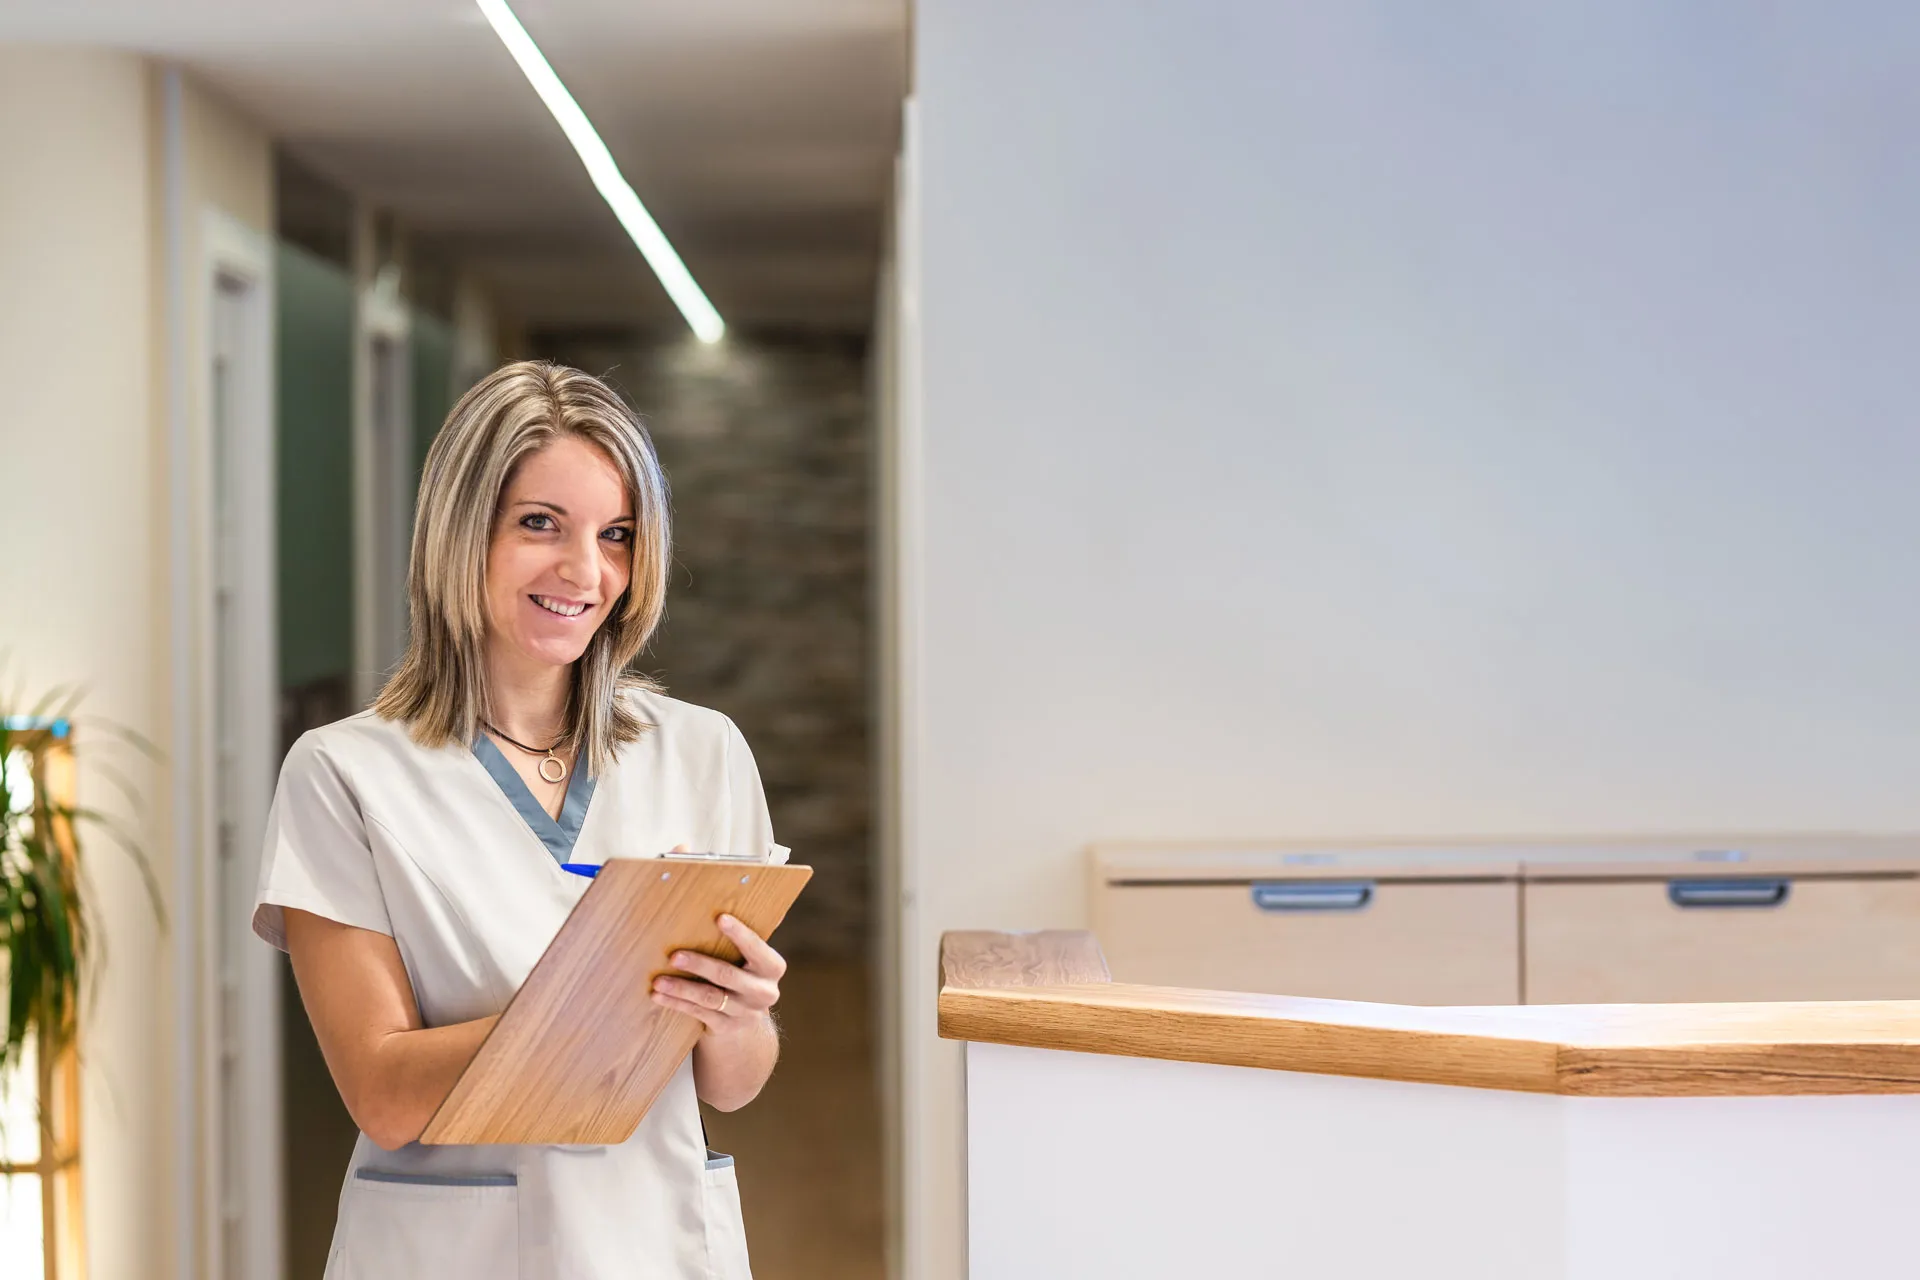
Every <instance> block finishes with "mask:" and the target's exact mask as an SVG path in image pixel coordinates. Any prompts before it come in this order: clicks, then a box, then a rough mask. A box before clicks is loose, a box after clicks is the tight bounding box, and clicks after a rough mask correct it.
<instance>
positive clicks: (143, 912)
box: [0, 48, 177, 1278]
mask: <svg viewBox="0 0 1920 1280" xmlns="http://www.w3.org/2000/svg"><path fill="white" fill-rule="evenodd" d="M152 163H153V160H152V153H151V151H150V147H149V136H148V98H147V73H146V68H145V67H144V65H143V64H142V63H141V62H140V60H138V59H137V58H133V57H130V56H126V55H122V54H116V53H103V52H78V51H65V50H49V49H39V48H31V49H21V48H4V49H0V174H5V175H6V178H5V183H4V185H3V186H0V385H4V386H6V387H7V388H8V395H7V407H6V409H5V411H4V426H3V427H0V436H3V437H4V440H5V446H4V447H5V453H6V472H7V475H8V477H9V479H8V483H7V485H6V493H5V497H4V502H5V506H6V523H7V529H8V535H7V544H8V550H7V554H6V555H5V556H0V600H4V601H5V602H6V604H5V608H4V616H5V619H6V621H5V623H4V624H3V628H0V643H4V644H5V645H7V646H8V647H10V648H11V650H12V658H13V673H12V674H14V675H15V677H16V678H18V679H20V680H22V681H24V682H25V683H27V685H28V687H30V688H34V689H39V688H45V687H47V686H51V685H53V684H56V683H60V682H64V681H79V682H83V683H85V684H86V685H88V686H89V687H90V689H91V690H92V693H91V695H90V696H89V698H88V700H87V702H86V704H85V707H84V711H85V712H91V713H94V714H97V715H99V716H102V717H107V718H111V719H113V720H117V721H119V722H121V723H123V724H126V725H128V726H130V727H132V728H134V729H137V730H139V731H140V732H142V733H145V734H147V735H148V736H149V737H151V738H153V739H155V740H156V741H164V740H165V739H166V736H167V735H166V718H167V679H166V663H167V654H166V647H165V639H166V635H165V628H164V621H163V618H162V616H161V607H162V594H161V593H162V592H163V591H164V588H165V564H166V561H165V542H164V540H163V539H162V538H161V537H160V536H159V535H160V534H161V532H162V531H163V528H164V521H163V519H162V515H161V512H160V508H159V504H160V501H161V499H162V496H163V494H164V453H163V452H162V445H161V441H160V440H159V438H158V436H157V434H156V422H157V417H156V407H157V405H156V398H155V395H154V391H153V386H152V382H151V369H150V361H151V359H152V356H153V331H152V327H151V323H150V316H151V311H150V303H151V301H152V299H153V294H154V289H155V279H156V277H155V272H154V269H153V265H154V264H153V259H152V243H153V241H152V233H153V227H154V225H155V222H156V220H157V217H158V208H157V205H156V203H155V201H154V198H153V186H152V184H151V181H150V179H151V177H152ZM80 745H81V759H82V761H83V767H82V769H81V774H80V787H81V792H82V800H83V802H84V803H87V804H97V805H100V806H102V807H105V808H108V809H110V810H113V811H116V812H119V813H122V814H126V813H127V812H128V807H127V806H126V805H124V804H123V803H121V802H120V801H119V800H118V799H117V797H116V796H115V794H114V792H113V791H112V789H111V788H110V787H109V786H108V785H107V783H106V782H105V781H104V779H103V778H102V777H101V775H100V774H99V772H98V771H97V770H94V769H90V768H87V767H85V764H84V762H85V761H87V760H89V759H90V758H91V753H92V752H96V751H102V750H103V749H104V748H105V747H106V744H105V743H103V742H102V741H100V739H99V736H98V735H95V736H94V737H93V738H91V739H90V740H87V741H83V742H81V744H80ZM122 754H124V753H122ZM127 763H128V764H129V766H132V765H133V764H134V763H135V762H134V761H132V760H130V761H128V762H127ZM130 772H132V773H133V775H134V777H135V779H136V780H137V782H138V785H139V787H140V789H141V791H142V792H143V793H144V794H145V796H146V800H147V803H146V807H145V809H144V811H142V812H141V813H140V815H139V816H138V818H137V819H136V820H135V822H134V827H135V830H137V831H138V832H139V833H140V836H141V839H142V843H143V844H144V845H145V847H146V849H147V852H148V855H149V857H150V858H151V859H152V861H153V864H154V870H155V872H156V874H157V875H158V876H159V877H160V879H161V881H162V883H163V884H165V883H167V882H168V880H169V879H170V876H171V850H170V848H169V847H168V840H167V831H168V809H167V788H166V785H165V779H164V776H163V775H162V774H161V773H160V772H159V771H156V770H153V769H149V768H137V767H130ZM88 852H89V863H90V867H91V883H92V885H93V888H94V892H95V897H94V902H95V905H96V907H97V914H96V923H97V925H98V928H99V933H98V935H97V937H98V938H99V939H100V940H101V941H104V943H105V947H104V948H103V951H104V955H105V959H106V969H105V976H104V980H103V981H102V982H101V983H100V984H99V986H98V988H97V991H96V1000H95V1003H94V1005H93V1008H92V1010H91V1016H90V1017H89V1018H88V1020H87V1022H86V1030H85V1036H86V1039H85V1041H84V1046H83V1051H84V1054H85V1072H86V1084H85V1091H84V1094H83V1098H84V1102H83V1112H82V1132H83V1140H84V1142H85V1159H86V1166H85V1184H86V1189H87V1212H88V1219H89V1220H88V1227H89V1232H88V1235H89V1252H90V1255H91V1260H92V1267H93V1274H94V1275H95V1276H98V1277H104V1278H111V1277H121V1276H124V1277H129V1278H131V1277H136V1276H146V1275H164V1274H167V1273H166V1272H165V1271H163V1270H159V1269H156V1264H164V1263H165V1262H166V1261H167V1260H169V1259H170V1258H171V1256H172V1227H173V1218H172V1214H173V1208H174V1206H173V1197H172V1194H171V1190H170V1188H171V1179H170V1178H169V1177H168V1167H169V1166H168V1159H167V1152H168V1150H169V1149H170V1147H171V1144H172V1143H173V1142H174V1141H175V1140H176V1137H177V1135H176V1134H175V1133H174V1132H173V1130H172V1127H171V1124H170V1117H171V1114H172V1107H171V1106H170V1105H169V1099H170V1097H171V1080H172V1057H171V1053H170V1050H169V1046H170V1045H171V1044H172V1036H171V1030H172V1023H171V1009H172V998H171V997H172V991H171V985H170V976H171V972H172V966H171V965H170V963H169V959H168V957H169V952H168V945H167V941H166V939H165V938H164V937H163V936H162V935H161V933H160V930H159V929H158V927H157V925H156V922H155V920H154V917H153V913H152V911H151V909H150V908H149V906H148V903H147V899H146V896H145V894H144V893H143V892H142V890H141V888H140V883H139V880H138V879H137V878H136V877H135V876H134V875H132V874H130V873H129V871H130V869H129V866H128V864H127V862H126V860H125V858H124V857H123V856H122V855H121V854H120V853H119V852H118V851H116V850H115V849H114V848H113V847H112V846H111V845H110V844H108V843H107V842H106V841H105V840H101V839H98V838H96V839H95V840H94V841H93V842H92V844H91V845H90V846H89V850H88Z"/></svg>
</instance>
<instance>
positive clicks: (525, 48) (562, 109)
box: [474, 0, 727, 342]
mask: <svg viewBox="0 0 1920 1280" xmlns="http://www.w3.org/2000/svg"><path fill="white" fill-rule="evenodd" d="M474 3H475V4H477V5H479V6H480V12H481V13H484V14H485V15H486V16H487V21H488V22H489V23H491V24H492V26H493V30H494V34H495V35H498V36H499V37H500V43H502V44H504V45H506V46H507V52H508V53H510V54H512V55H513V60H514V61H515V62H517V63H519V64H520V70H521V71H522V72H523V73H525V75H526V77H527V83H529V84H531V85H532V86H533V91H534V92H535V93H537V94H539V95H540V101H542V102H544V103H546V104H547V110H548V111H551V112H552V113H553V118H554V119H555V120H557V121H559V123H560V128H561V130H562V132H564V133H565V134H566V135H567V141H568V142H571V143H572V144H573V149H574V151H576V152H577V153H579V156H580V163H582V164H584V165H586V166H587V176H588V177H590V178H592V179H593V185H594V186H595V187H596V188H597V189H598V190H599V192H600V194H601V196H603V197H604V198H605V199H606V202H607V204H608V206H610V207H611V208H612V209H613V216H614V217H616V218H618V219H620V225H621V226H623V227H625V228H626V229H627V234H628V235H630V236H632V237H633V242H634V244H636V245H638V246H639V248H640V252H641V253H642V254H643V255H645V257H646V259H647V265H648V266H650V267H652V268H653V274H654V275H656V276H658V277H659V278H660V284H661V286H662V287H663V288H665V289H666V291H667V296H668V297H670V298H672V299H673V305H674V306H676V307H679V308H680V314H681V315H683V316H685V317H686V318H687V323H688V324H689V325H691V326H693V332H694V333H695V334H696V335H697V336H698V337H699V339H700V341H702V342H718V341H720V338H721V335H723V334H725V333H726V331H727V326H726V322H725V321H723V320H721V319H720V313H719V312H718V311H715V310H714V309H713V304H712V303H711V302H709V301H707V295H706V294H704V293H702V292H701V291H700V286H699V285H697V284H695V283H694V281H693V276H692V274H691V273H689V272H688V271H687V264H686V263H684V262H682V261H680V255H679V254H677V253H675V252H674V251H673V246H672V245H671V244H669V243H667V237H666V236H665V234H663V233H662V232H661V230H660V224H659V223H657V222H655V221H654V220H653V215H652V214H650V213H648V212H647V206H645V205H643V204H641V203H640V197H639V196H637V195H635V194H634V191H633V188H632V187H631V186H630V185H628V183H627V180H626V179H625V178H624V177H622V176H621V175H620V166H619V165H617V164H615V163H614V162H613V154H612V153H611V152H609V151H608V150H607V144H606V143H604V142H602V141H600V135H599V134H598V133H596V132H595V131H594V128H593V123H592V122H591V121H589V120H588V119H587V113H586V112H584V111H582V110H581V109H580V104H579V103H577V102H575V101H574V100H573V95H572V94H570V93H568V92H567V86H566V85H564V84H562V83H560V77H559V76H557V75H555V74H554V71H553V67H552V66H551V65H550V64H549V63H548V62H547V59H546V55H545V54H543V53H541V52H540V46H539V45H537V44H535V43H534V42H533V37H532V36H530V35H528V34H527V29H526V28H525V27H523V26H521V25H520V19H519V18H517V17H515V16H514V13H513V10H512V9H509V8H508V7H507V4H506V0H474Z"/></svg>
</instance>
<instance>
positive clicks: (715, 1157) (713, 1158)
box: [707, 1147, 733, 1171]
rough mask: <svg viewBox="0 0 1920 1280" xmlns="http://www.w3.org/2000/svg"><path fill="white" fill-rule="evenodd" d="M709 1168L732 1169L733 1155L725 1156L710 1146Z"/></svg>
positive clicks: (708, 1150) (708, 1151) (708, 1153)
mask: <svg viewBox="0 0 1920 1280" xmlns="http://www.w3.org/2000/svg"><path fill="white" fill-rule="evenodd" d="M707 1168H708V1170H709V1171H711V1170H714V1169H731V1168H733V1157H732V1156H723V1155H721V1154H720V1153H719V1152H718V1151H715V1150H714V1149H713V1148H712V1147H708V1148H707Z"/></svg>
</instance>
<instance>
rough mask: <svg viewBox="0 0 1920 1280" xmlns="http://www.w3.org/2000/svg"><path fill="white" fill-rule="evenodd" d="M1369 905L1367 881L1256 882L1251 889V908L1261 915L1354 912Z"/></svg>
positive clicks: (1369, 884) (1370, 888)
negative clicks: (1273, 913)
mask: <svg viewBox="0 0 1920 1280" xmlns="http://www.w3.org/2000/svg"><path fill="white" fill-rule="evenodd" d="M1371 901H1373V881H1371V880H1257V881H1255V882H1254V885H1253V905H1254V906H1256V907H1258V908H1260V909H1261V910H1262V911H1358V910H1360V909H1361V908H1362V907H1364V906H1366V905H1367V904H1368V903H1369V902H1371Z"/></svg>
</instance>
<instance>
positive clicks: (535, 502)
mask: <svg viewBox="0 0 1920 1280" xmlns="http://www.w3.org/2000/svg"><path fill="white" fill-rule="evenodd" d="M513 505H514V506H516V507H545V508H546V509H547V510H549V511H551V512H553V514H555V515H557V516H564V515H566V514H567V509H566V508H565V507H563V506H561V505H560V504H559V503H557V502H548V501H547V500H546V499H545V498H522V499H520V501H518V502H516V503H514V504H513ZM607 523H608V524H632V523H634V519H633V517H632V516H615V517H614V518H613V519H611V520H609V521H607Z"/></svg>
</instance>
